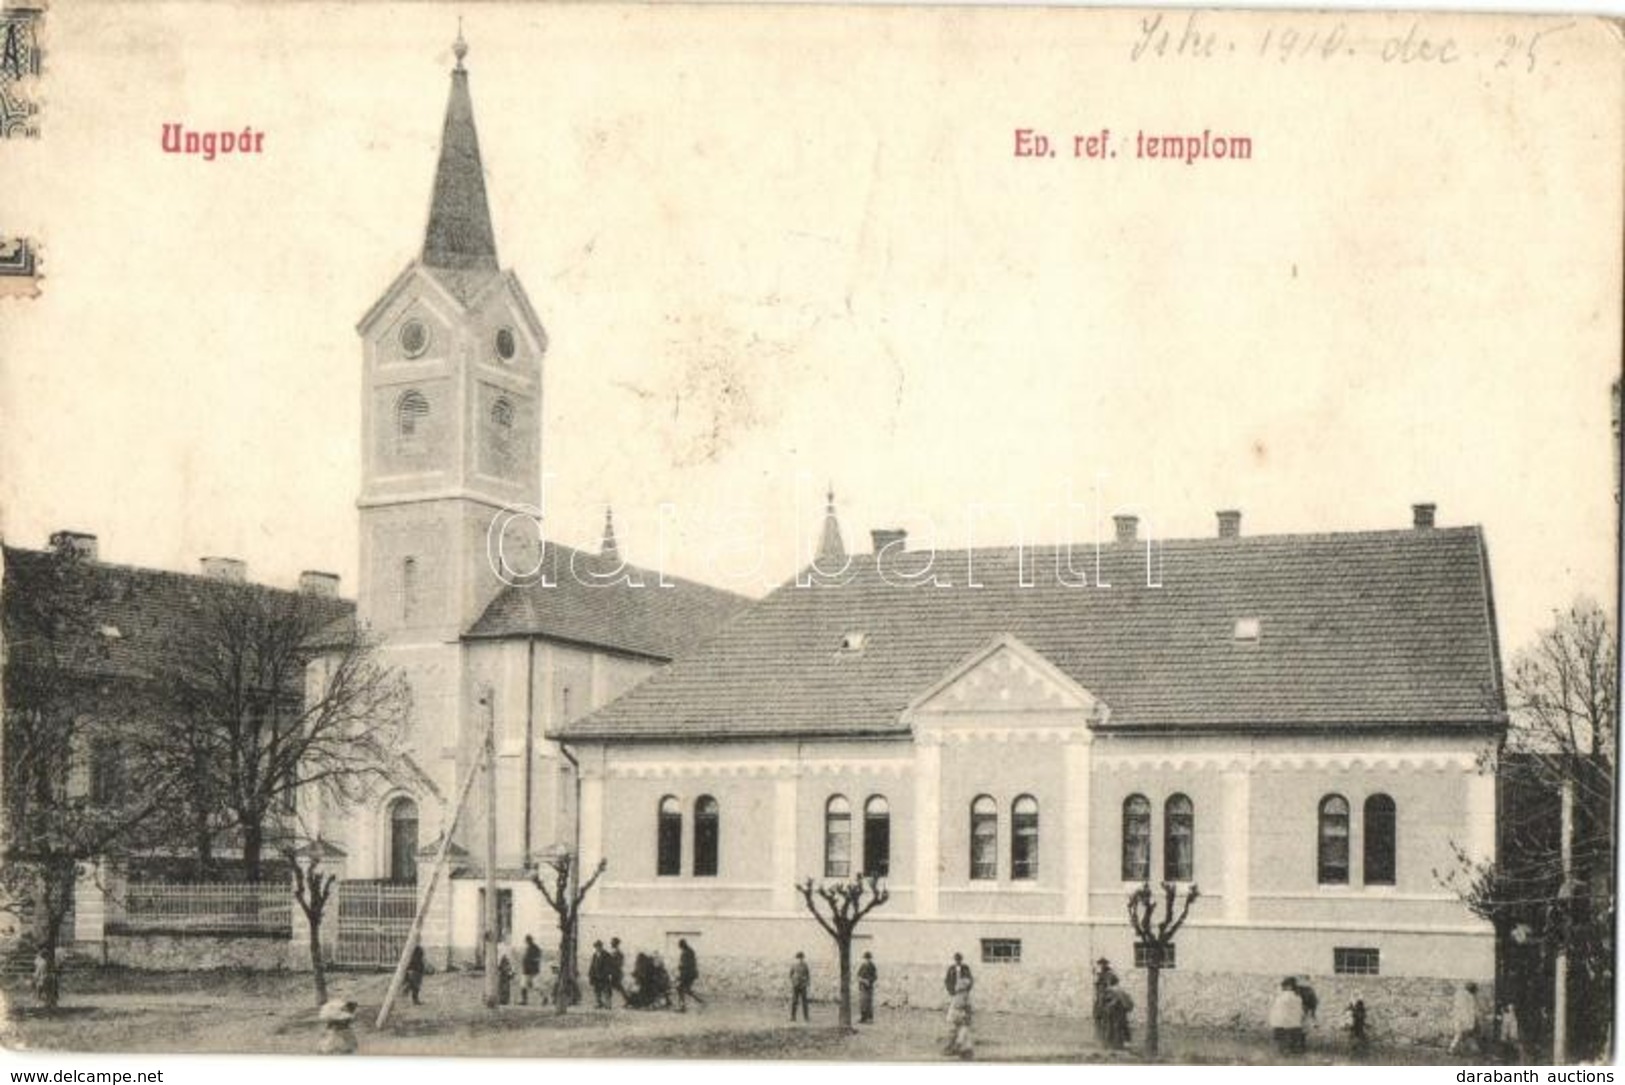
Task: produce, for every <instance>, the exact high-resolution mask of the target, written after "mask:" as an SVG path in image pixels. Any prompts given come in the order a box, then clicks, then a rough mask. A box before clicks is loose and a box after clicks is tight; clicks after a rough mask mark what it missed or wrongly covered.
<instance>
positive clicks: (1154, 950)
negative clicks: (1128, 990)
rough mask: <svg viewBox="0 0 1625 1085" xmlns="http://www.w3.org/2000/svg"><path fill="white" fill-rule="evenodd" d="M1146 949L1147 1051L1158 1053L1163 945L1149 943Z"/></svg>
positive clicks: (1148, 1053)
mask: <svg viewBox="0 0 1625 1085" xmlns="http://www.w3.org/2000/svg"><path fill="white" fill-rule="evenodd" d="M1146 950H1147V953H1146V956H1147V957H1148V958H1149V959H1148V960H1147V961H1146V968H1145V1053H1146V1054H1147V1055H1155V1054H1156V1053H1157V998H1158V995H1159V993H1160V992H1159V990H1158V988H1159V987H1160V982H1161V980H1162V968H1161V967H1160V966H1159V964H1158V962H1159V961H1160V960H1161V959H1162V958H1161V954H1162V947H1161V946H1158V945H1149V946H1147V947H1146Z"/></svg>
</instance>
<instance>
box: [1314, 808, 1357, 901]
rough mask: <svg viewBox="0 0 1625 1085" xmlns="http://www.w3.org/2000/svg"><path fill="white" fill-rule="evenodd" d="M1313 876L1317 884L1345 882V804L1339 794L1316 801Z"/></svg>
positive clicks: (1347, 869) (1346, 853) (1346, 831)
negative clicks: (1315, 852) (1316, 845)
mask: <svg viewBox="0 0 1625 1085" xmlns="http://www.w3.org/2000/svg"><path fill="white" fill-rule="evenodd" d="M1318 842H1319V848H1318V854H1317V857H1316V864H1315V866H1316V870H1317V874H1316V877H1317V879H1318V880H1319V882H1320V884H1321V885H1347V884H1348V882H1349V801H1348V800H1347V799H1345V798H1344V797H1343V796H1341V795H1327V796H1326V797H1325V798H1324V799H1321V800H1320V827H1319V832H1318Z"/></svg>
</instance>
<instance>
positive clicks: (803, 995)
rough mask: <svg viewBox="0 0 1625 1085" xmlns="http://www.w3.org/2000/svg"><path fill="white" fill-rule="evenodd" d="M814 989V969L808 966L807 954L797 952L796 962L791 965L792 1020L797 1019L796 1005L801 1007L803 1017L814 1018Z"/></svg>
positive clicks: (807, 1019) (806, 1018)
mask: <svg viewBox="0 0 1625 1085" xmlns="http://www.w3.org/2000/svg"><path fill="white" fill-rule="evenodd" d="M811 991H812V969H811V968H809V967H807V955H806V954H805V953H797V954H796V959H795V963H794V964H792V965H791V966H790V1020H791V1021H794V1020H795V1019H796V1007H797V1006H799V1007H801V1019H802V1020H803V1021H811V1020H812V1011H811V1010H810V1009H808V1006H809V1005H810V993H811Z"/></svg>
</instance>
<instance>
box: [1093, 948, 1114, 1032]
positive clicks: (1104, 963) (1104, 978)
mask: <svg viewBox="0 0 1625 1085" xmlns="http://www.w3.org/2000/svg"><path fill="white" fill-rule="evenodd" d="M1116 982H1117V973H1115V972H1113V971H1112V963H1111V962H1110V961H1108V960H1107V959H1106V958H1104V957H1102V958H1100V960H1098V961H1096V962H1095V1001H1094V1007H1093V1011H1094V1022H1095V1042H1096V1043H1098V1044H1101V1045H1104V1044H1105V1043H1106V1033H1107V1031H1108V1024H1109V1023H1108V1017H1109V1016H1110V1014H1109V1011H1110V1005H1109V1000H1108V999H1107V997H1106V995H1107V992H1109V991H1110V990H1111V989H1112V987H1113V986H1114V985H1115V984H1116Z"/></svg>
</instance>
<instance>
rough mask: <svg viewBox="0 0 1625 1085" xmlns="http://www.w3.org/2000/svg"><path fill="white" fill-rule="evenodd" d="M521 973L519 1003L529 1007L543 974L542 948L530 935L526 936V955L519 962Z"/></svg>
mask: <svg viewBox="0 0 1625 1085" xmlns="http://www.w3.org/2000/svg"><path fill="white" fill-rule="evenodd" d="M519 972H520V976H521V977H522V978H521V979H520V982H519V1003H520V1005H522V1006H523V1005H529V1004H530V992H531V991H532V990H534V989H535V987H536V981H537V977H539V976H540V975H541V974H542V947H541V946H539V945H537V944H536V939H534V938H532V937H531V936H530V935H528V934H527V935H525V954H524V956H523V957H521V958H520V960H519Z"/></svg>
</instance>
